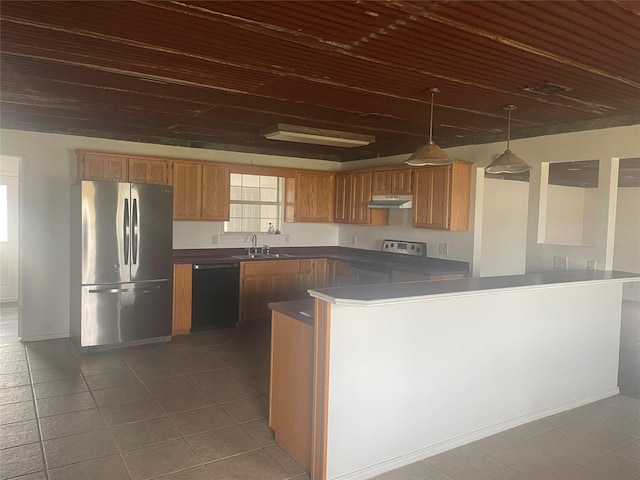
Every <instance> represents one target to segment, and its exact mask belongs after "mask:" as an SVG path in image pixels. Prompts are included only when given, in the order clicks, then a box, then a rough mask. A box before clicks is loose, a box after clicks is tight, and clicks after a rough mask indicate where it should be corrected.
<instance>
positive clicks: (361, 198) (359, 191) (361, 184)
mask: <svg viewBox="0 0 640 480" xmlns="http://www.w3.org/2000/svg"><path fill="white" fill-rule="evenodd" d="M351 182H352V183H351V192H352V195H351V198H352V202H353V203H352V206H351V223H357V224H362V225H368V224H370V223H371V210H370V209H369V208H368V205H369V202H370V201H371V172H364V173H354V174H352V175H351Z"/></svg>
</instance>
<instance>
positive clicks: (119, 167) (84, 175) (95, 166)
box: [80, 153, 129, 182]
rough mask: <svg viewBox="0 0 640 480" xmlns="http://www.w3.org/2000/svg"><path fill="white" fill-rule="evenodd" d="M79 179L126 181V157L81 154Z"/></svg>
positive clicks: (127, 179)
mask: <svg viewBox="0 0 640 480" xmlns="http://www.w3.org/2000/svg"><path fill="white" fill-rule="evenodd" d="M80 179H81V180H98V181H100V180H101V181H106V182H128V181H129V175H128V172H127V157H124V156H123V157H120V156H118V155H98V154H89V153H87V154H83V155H82V157H81V160H80Z"/></svg>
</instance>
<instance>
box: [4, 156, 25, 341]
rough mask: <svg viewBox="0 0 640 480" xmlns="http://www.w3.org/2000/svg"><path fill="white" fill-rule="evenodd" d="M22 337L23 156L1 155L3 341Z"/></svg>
mask: <svg viewBox="0 0 640 480" xmlns="http://www.w3.org/2000/svg"><path fill="white" fill-rule="evenodd" d="M19 337H20V158H19V157H9V156H4V155H2V156H0V343H5V342H11V341H15V340H18V339H19Z"/></svg>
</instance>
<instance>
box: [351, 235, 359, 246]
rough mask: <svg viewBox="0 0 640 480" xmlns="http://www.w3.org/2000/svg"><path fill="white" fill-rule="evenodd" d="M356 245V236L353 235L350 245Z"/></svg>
mask: <svg viewBox="0 0 640 480" xmlns="http://www.w3.org/2000/svg"><path fill="white" fill-rule="evenodd" d="M357 243H358V236H357V235H353V236H352V237H351V245H356V244H357Z"/></svg>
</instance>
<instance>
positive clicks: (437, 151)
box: [404, 88, 453, 167]
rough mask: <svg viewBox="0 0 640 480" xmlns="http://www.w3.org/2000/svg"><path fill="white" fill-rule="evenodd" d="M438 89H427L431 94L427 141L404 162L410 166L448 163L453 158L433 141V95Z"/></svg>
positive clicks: (450, 162) (451, 161)
mask: <svg viewBox="0 0 640 480" xmlns="http://www.w3.org/2000/svg"><path fill="white" fill-rule="evenodd" d="M439 91H440V90H438V89H437V88H430V89H429V90H427V92H429V93H430V94H431V116H430V117H429V143H427V144H426V145H425V146H423V147H420V148H419V149H418V151H417V152H415V153H414V154H413V155H411V156H410V157H409V158H408V159H407V160H406V161H405V162H404V163H406V164H407V165H411V166H412V167H425V166H427V165H450V164H452V163H453V158H451V157H450V156H449V154H448V153H447V152H445V151H444V150H442V149H441V148H440V147H439V146H438V145H436V144H435V143H433V138H432V137H433V97H434V96H435V94H436V93H438V92H439Z"/></svg>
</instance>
